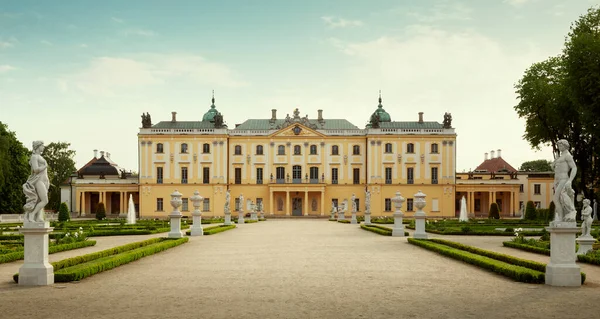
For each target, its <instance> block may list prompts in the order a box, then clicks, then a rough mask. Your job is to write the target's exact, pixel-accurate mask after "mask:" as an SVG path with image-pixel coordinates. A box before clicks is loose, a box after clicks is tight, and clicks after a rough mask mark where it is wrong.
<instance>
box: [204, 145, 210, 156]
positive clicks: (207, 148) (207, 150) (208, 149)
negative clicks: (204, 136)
mask: <svg viewBox="0 0 600 319" xmlns="http://www.w3.org/2000/svg"><path fill="white" fill-rule="evenodd" d="M202 153H204V154H208V153H210V144H208V143H204V144H202Z"/></svg>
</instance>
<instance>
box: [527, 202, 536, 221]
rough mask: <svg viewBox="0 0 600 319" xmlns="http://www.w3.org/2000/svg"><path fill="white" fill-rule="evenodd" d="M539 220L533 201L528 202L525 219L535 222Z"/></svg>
mask: <svg viewBox="0 0 600 319" xmlns="http://www.w3.org/2000/svg"><path fill="white" fill-rule="evenodd" d="M536 218H537V212H536V211H535V205H534V204H533V201H528V202H527V206H525V219H527V220H535V219H536Z"/></svg>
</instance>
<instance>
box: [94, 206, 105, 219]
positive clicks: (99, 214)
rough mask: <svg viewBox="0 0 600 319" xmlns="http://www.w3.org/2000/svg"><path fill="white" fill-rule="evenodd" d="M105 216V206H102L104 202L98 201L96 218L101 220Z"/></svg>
mask: <svg viewBox="0 0 600 319" xmlns="http://www.w3.org/2000/svg"><path fill="white" fill-rule="evenodd" d="M104 218H106V208H104V203H98V208H96V219H97V220H103V219H104Z"/></svg>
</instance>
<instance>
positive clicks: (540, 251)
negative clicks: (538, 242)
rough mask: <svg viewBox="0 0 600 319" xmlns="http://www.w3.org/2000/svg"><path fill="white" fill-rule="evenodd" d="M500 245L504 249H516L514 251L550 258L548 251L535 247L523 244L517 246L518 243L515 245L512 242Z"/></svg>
mask: <svg viewBox="0 0 600 319" xmlns="http://www.w3.org/2000/svg"><path fill="white" fill-rule="evenodd" d="M502 245H503V246H505V247H510V248H516V249H520V250H524V251H528V252H530V253H536V254H541V255H548V256H550V249H545V248H541V247H535V246H531V245H525V244H519V243H515V242H513V241H505V242H502Z"/></svg>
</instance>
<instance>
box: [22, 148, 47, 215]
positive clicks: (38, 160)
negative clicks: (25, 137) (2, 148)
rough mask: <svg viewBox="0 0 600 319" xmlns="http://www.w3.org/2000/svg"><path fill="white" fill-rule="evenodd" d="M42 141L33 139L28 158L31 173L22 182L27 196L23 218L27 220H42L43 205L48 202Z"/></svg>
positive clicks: (45, 163)
mask: <svg viewBox="0 0 600 319" xmlns="http://www.w3.org/2000/svg"><path fill="white" fill-rule="evenodd" d="M43 151H44V142H42V141H34V142H33V151H32V154H31V158H30V159H29V166H30V167H31V175H30V176H29V178H28V179H27V181H26V182H25V184H23V193H24V194H25V197H27V200H26V203H25V206H23V209H24V210H25V220H26V221H29V222H34V221H36V222H43V221H44V206H46V204H48V188H49V187H50V180H49V179H48V163H47V162H46V160H45V159H44V158H43V157H42V152H43Z"/></svg>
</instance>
